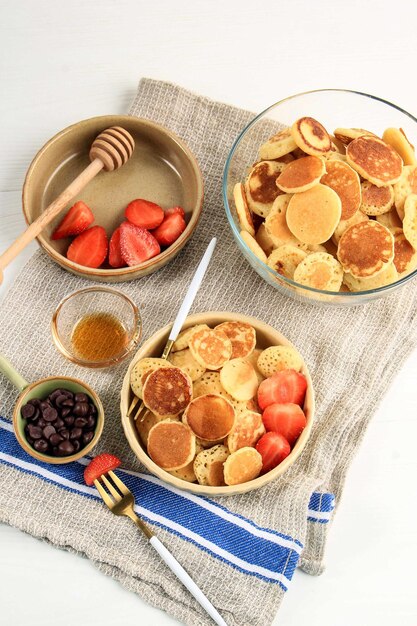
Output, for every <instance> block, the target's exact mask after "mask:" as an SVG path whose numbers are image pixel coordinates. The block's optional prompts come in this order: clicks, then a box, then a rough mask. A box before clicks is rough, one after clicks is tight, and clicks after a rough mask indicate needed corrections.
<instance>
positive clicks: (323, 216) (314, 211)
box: [286, 183, 342, 244]
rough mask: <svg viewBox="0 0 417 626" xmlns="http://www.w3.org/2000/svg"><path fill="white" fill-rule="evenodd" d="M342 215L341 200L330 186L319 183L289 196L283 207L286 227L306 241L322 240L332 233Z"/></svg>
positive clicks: (310, 242) (322, 241) (316, 241)
mask: <svg viewBox="0 0 417 626" xmlns="http://www.w3.org/2000/svg"><path fill="white" fill-rule="evenodd" d="M341 214H342V203H341V201H340V198H339V196H338V195H337V193H336V192H335V191H333V189H330V187H326V185H322V184H321V183H319V184H318V185H316V186H315V187H313V188H312V189H309V190H308V191H302V192H301V193H296V194H294V195H293V196H292V197H291V200H290V201H289V203H288V208H287V214H286V217H287V224H288V228H289V229H290V231H291V232H292V234H293V235H294V237H296V238H297V239H299V240H300V241H302V242H303V243H307V244H316V243H324V242H325V241H327V240H328V239H330V237H331V236H332V235H333V233H334V231H335V229H336V226H337V225H338V223H339V221H340V216H341Z"/></svg>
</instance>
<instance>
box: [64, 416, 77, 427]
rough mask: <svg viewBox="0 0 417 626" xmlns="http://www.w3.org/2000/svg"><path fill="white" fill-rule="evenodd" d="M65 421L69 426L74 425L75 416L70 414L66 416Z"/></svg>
mask: <svg viewBox="0 0 417 626" xmlns="http://www.w3.org/2000/svg"><path fill="white" fill-rule="evenodd" d="M64 422H65V424H66V425H67V426H73V425H74V422H75V417H74V416H73V415H68V416H67V417H64Z"/></svg>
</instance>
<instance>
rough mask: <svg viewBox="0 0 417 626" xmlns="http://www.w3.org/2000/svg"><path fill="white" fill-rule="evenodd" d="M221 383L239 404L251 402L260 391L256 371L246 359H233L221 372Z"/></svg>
mask: <svg viewBox="0 0 417 626" xmlns="http://www.w3.org/2000/svg"><path fill="white" fill-rule="evenodd" d="M220 382H221V385H222V387H223V389H225V390H226V391H227V393H229V394H230V395H231V396H232V398H234V399H235V400H238V401H239V402H244V401H245V400H251V399H252V398H253V397H254V396H255V395H256V392H257V391H258V377H257V375H256V372H255V369H254V368H253V366H252V365H251V364H250V363H249V361H246V360H245V359H241V358H240V359H239V358H238V359H231V360H230V361H228V362H227V363H226V364H225V365H223V367H222V369H221V370H220Z"/></svg>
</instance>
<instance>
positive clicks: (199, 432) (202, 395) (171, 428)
mask: <svg viewBox="0 0 417 626" xmlns="http://www.w3.org/2000/svg"><path fill="white" fill-rule="evenodd" d="M256 346H257V338H256V331H255V329H254V328H253V327H252V326H251V325H250V324H247V323H245V322H241V321H228V322H223V323H222V324H219V325H218V326H216V327H215V328H210V327H209V326H208V325H206V324H199V325H197V326H193V327H191V328H188V329H186V330H184V331H183V332H182V333H180V335H179V336H178V339H177V340H176V342H175V343H174V345H173V347H172V352H171V354H170V356H169V357H168V359H169V360H168V361H166V360H164V359H159V358H153V357H152V358H150V357H147V358H144V359H141V360H140V361H138V362H137V363H136V364H135V365H134V367H133V369H132V372H131V379H130V383H131V388H132V391H133V393H134V394H135V395H136V396H137V397H139V398H142V399H143V401H144V404H145V406H146V407H147V408H148V412H147V413H146V415H145V418H144V419H143V420H142V421H139V420H138V421H137V422H136V428H137V431H138V434H139V437H140V439H141V441H142V443H143V445H144V447H145V448H146V450H147V452H148V454H149V456H150V457H151V459H152V460H153V461H154V462H155V463H156V464H157V465H158V466H159V467H161V468H162V469H164V470H166V471H167V472H170V473H171V474H173V475H174V476H176V477H177V478H180V479H182V480H185V481H188V482H198V483H199V484H201V485H208V486H212V487H215V486H216V487H217V486H222V485H237V484H241V483H244V482H247V481H249V480H252V479H254V478H256V477H257V476H259V474H260V473H261V471H262V457H261V455H260V454H259V452H258V451H257V450H256V449H255V446H256V443H257V442H258V440H259V439H260V437H261V436H262V435H263V434H264V433H265V427H264V425H263V422H262V415H261V412H260V409H259V407H258V405H257V401H256V397H257V391H258V387H259V385H260V383H261V382H262V381H263V380H264V379H265V378H268V377H269V376H272V375H273V374H274V373H275V372H277V371H280V370H284V369H294V370H296V371H301V369H302V368H303V360H302V358H301V356H300V355H299V354H298V352H297V351H296V350H295V349H294V348H292V347H290V346H269V347H268V348H266V349H264V350H261V349H258V348H257V347H256Z"/></svg>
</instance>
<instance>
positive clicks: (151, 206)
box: [125, 199, 164, 230]
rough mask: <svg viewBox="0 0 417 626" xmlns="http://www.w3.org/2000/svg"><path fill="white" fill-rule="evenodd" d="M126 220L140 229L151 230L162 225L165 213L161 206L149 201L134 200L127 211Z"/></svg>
mask: <svg viewBox="0 0 417 626" xmlns="http://www.w3.org/2000/svg"><path fill="white" fill-rule="evenodd" d="M125 216H126V219H128V220H129V222H131V223H132V224H134V225H135V226H139V228H147V229H149V230H151V229H152V228H156V227H157V226H159V224H161V222H162V220H163V219H164V211H163V209H161V207H160V206H159V204H155V202H150V201H149V200H142V199H137V200H132V202H129V204H128V205H127V207H126V209H125Z"/></svg>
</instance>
